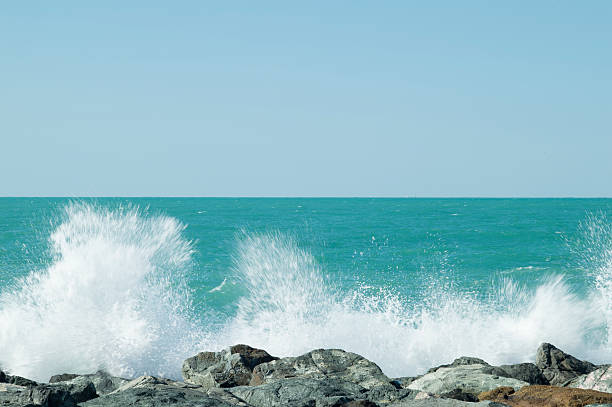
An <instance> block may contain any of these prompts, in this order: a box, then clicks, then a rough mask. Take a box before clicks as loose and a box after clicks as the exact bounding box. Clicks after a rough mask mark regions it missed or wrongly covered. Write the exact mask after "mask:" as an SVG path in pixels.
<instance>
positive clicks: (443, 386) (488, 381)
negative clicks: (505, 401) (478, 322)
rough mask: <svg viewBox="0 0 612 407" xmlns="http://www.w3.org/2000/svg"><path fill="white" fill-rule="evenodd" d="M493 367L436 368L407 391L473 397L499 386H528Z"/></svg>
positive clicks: (465, 365)
mask: <svg viewBox="0 0 612 407" xmlns="http://www.w3.org/2000/svg"><path fill="white" fill-rule="evenodd" d="M496 369H498V368H494V366H490V365H488V364H487V365H483V364H480V363H475V364H461V365H455V366H452V365H451V367H438V368H437V369H436V370H434V371H432V372H431V373H427V374H425V375H423V376H421V377H420V378H418V379H416V380H415V381H413V382H412V383H410V384H409V385H408V388H409V389H413V390H422V391H426V392H429V393H434V394H443V393H448V392H451V391H453V390H455V389H459V390H461V391H462V392H464V393H470V394H472V395H474V396H477V395H478V394H480V393H482V392H483V391H488V390H492V389H495V388H497V387H501V386H510V387H513V388H515V389H518V388H521V387H523V386H526V385H528V383H527V382H524V381H522V380H517V379H513V378H510V377H503V376H499V375H495V374H491V372H495V371H496Z"/></svg>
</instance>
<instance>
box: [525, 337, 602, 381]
mask: <svg viewBox="0 0 612 407" xmlns="http://www.w3.org/2000/svg"><path fill="white" fill-rule="evenodd" d="M536 366H537V367H538V368H540V369H541V370H542V374H543V375H544V377H545V378H546V380H548V382H549V383H550V384H551V385H554V386H562V385H564V384H565V383H567V382H568V381H570V380H571V379H573V378H575V377H578V376H581V375H583V374H588V373H591V372H592V371H594V370H596V369H597V366H595V365H594V364H592V363H590V362H586V361H582V360H579V359H576V358H575V357H573V356H572V355H569V354H567V353H565V352H563V351H562V350H560V349H558V348H556V347H555V346H553V345H551V344H550V343H543V344H541V345H540V347H539V348H538V351H537V353H536Z"/></svg>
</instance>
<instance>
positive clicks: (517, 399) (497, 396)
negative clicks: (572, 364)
mask: <svg viewBox="0 0 612 407" xmlns="http://www.w3.org/2000/svg"><path fill="white" fill-rule="evenodd" d="M489 393H490V394H484V393H483V394H481V395H480V396H479V398H480V399H481V400H483V399H485V398H487V399H490V400H491V401H497V402H502V403H504V404H507V405H509V406H511V407H527V406H529V407H550V406H555V407H583V406H587V405H590V404H596V403H612V394H610V393H603V392H599V391H595V390H585V389H575V388H569V387H557V386H543V385H531V386H525V387H523V388H521V389H519V390H518V391H516V392H511V391H510V390H508V389H505V390H504V391H500V392H497V393H495V392H489Z"/></svg>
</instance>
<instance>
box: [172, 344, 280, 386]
mask: <svg viewBox="0 0 612 407" xmlns="http://www.w3.org/2000/svg"><path fill="white" fill-rule="evenodd" d="M276 359H278V358H275V357H273V356H270V355H269V354H268V352H266V351H265V350H261V349H255V348H251V347H250V346H248V345H235V346H232V347H230V348H228V349H225V350H223V351H221V352H200V353H198V354H197V355H195V356H193V357H191V358H189V359H186V360H185V362H184V363H183V369H182V372H183V378H184V379H185V382H187V383H191V384H197V385H200V386H203V387H205V388H207V389H209V388H212V387H234V386H242V385H247V384H249V382H250V381H251V377H252V373H253V368H255V367H256V366H258V365H259V364H261V363H264V362H271V361H273V360H276Z"/></svg>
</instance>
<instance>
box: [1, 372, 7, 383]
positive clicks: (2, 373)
mask: <svg viewBox="0 0 612 407" xmlns="http://www.w3.org/2000/svg"><path fill="white" fill-rule="evenodd" d="M0 383H6V374H5V373H4V372H3V371H2V370H0Z"/></svg>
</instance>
